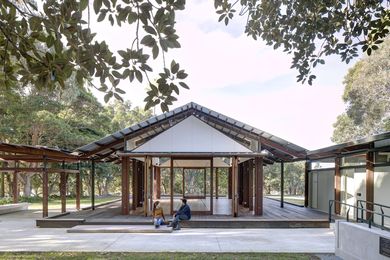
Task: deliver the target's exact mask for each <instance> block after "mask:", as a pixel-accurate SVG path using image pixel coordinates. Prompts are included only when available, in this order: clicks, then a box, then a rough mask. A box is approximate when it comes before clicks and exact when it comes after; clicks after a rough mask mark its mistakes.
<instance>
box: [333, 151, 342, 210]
mask: <svg viewBox="0 0 390 260" xmlns="http://www.w3.org/2000/svg"><path fill="white" fill-rule="evenodd" d="M334 163H335V165H334V200H336V201H341V170H340V164H341V158H340V157H336V158H335V159H334ZM340 206H341V205H340V203H337V202H336V203H335V205H334V213H335V214H337V215H340V208H341V207H340Z"/></svg>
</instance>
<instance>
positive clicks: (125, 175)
mask: <svg viewBox="0 0 390 260" xmlns="http://www.w3.org/2000/svg"><path fill="white" fill-rule="evenodd" d="M121 185H122V209H121V213H122V215H128V214H129V157H127V156H123V157H122V182H121Z"/></svg>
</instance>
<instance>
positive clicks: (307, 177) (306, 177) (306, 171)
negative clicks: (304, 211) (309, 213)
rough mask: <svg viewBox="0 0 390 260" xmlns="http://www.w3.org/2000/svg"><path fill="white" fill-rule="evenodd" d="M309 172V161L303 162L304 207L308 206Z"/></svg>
mask: <svg viewBox="0 0 390 260" xmlns="http://www.w3.org/2000/svg"><path fill="white" fill-rule="evenodd" d="M309 171H310V161H306V162H305V207H307V206H309Z"/></svg>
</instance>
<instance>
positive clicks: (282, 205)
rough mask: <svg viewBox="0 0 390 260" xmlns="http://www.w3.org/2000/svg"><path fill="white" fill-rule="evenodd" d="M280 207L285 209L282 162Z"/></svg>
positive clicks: (282, 165) (281, 168)
mask: <svg viewBox="0 0 390 260" xmlns="http://www.w3.org/2000/svg"><path fill="white" fill-rule="evenodd" d="M280 207H281V208H283V207H284V162H283V161H281V162H280Z"/></svg>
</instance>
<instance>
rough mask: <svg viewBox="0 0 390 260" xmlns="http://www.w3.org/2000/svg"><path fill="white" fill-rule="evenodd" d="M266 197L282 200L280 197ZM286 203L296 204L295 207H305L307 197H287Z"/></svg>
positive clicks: (285, 197) (285, 198)
mask: <svg viewBox="0 0 390 260" xmlns="http://www.w3.org/2000/svg"><path fill="white" fill-rule="evenodd" d="M265 197H267V198H271V199H276V200H280V195H265ZM284 201H285V202H289V203H292V204H295V205H300V206H303V205H304V204H305V197H303V196H294V195H285V196H284Z"/></svg>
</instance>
